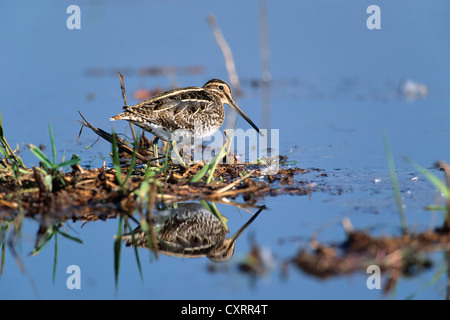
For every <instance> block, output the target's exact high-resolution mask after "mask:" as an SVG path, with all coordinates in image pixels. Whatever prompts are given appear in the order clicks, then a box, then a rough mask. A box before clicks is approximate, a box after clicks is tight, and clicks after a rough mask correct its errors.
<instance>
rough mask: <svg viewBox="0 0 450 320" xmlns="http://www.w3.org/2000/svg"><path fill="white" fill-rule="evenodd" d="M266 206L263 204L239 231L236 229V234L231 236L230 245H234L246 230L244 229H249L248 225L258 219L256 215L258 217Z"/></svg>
mask: <svg viewBox="0 0 450 320" xmlns="http://www.w3.org/2000/svg"><path fill="white" fill-rule="evenodd" d="M265 208H266V206H262V207H261V208H259V210H258V211H257V212H256V213H255V214H254V215H253V216H252V217H251V218H250V219H249V220H248V221H247V222H246V223H245V224H244V225H243V226H242V227H241V228H240V229H239V230H238V231H236V233H235V234H233V236H232V237H231V242H230V247H231V246H232V245H234V243H235V242H236V240H237V238H239V236H240V235H241V234H242V232H244V230H245V229H247V227H248V226H249V225H250V224H251V223H252V222H253V221H254V220H255V219H256V217H258V215H259V214H260V213H261V211H263V210H264V209H265Z"/></svg>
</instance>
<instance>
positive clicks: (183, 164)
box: [171, 140, 187, 168]
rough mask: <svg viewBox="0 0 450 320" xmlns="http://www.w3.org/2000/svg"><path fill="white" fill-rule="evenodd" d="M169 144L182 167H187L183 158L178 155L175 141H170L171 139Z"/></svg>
mask: <svg viewBox="0 0 450 320" xmlns="http://www.w3.org/2000/svg"><path fill="white" fill-rule="evenodd" d="M171 144H172V150H173V151H174V152H175V155H176V156H177V158H178V161H180V164H181V165H182V166H183V167H185V168H187V166H186V164H185V163H184V161H183V159H182V158H181V156H180V153H179V152H178V148H177V143H176V141H173V140H172V141H171Z"/></svg>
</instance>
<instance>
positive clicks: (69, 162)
mask: <svg viewBox="0 0 450 320" xmlns="http://www.w3.org/2000/svg"><path fill="white" fill-rule="evenodd" d="M80 161H81V159H80V158H79V157H76V158H73V159H70V160H66V161H63V162H61V163H58V164H56V165H55V169H59V168H63V167H67V166H73V165H75V164H78V163H79V162H80Z"/></svg>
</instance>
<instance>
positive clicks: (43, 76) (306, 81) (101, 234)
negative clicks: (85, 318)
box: [0, 0, 450, 299]
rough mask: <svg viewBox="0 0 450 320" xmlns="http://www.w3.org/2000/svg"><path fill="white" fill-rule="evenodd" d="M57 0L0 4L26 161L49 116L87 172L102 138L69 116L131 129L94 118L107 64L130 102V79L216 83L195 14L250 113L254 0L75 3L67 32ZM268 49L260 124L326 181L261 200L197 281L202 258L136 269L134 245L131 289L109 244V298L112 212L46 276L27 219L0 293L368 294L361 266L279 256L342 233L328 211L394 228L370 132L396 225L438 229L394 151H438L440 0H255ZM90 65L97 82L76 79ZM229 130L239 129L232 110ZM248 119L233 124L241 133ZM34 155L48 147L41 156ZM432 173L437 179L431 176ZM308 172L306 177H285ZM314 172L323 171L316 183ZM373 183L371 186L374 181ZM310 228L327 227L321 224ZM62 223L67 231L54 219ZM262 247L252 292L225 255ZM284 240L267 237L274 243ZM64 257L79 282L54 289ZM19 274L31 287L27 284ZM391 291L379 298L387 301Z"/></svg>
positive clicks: (437, 293) (0, 64) (221, 72)
mask: <svg viewBox="0 0 450 320" xmlns="http://www.w3.org/2000/svg"><path fill="white" fill-rule="evenodd" d="M71 4H74V3H73V1H59V2H58V3H57V4H56V3H50V2H31V1H14V2H11V1H10V2H2V3H0V30H2V31H1V32H0V43H1V44H2V49H1V50H0V70H1V71H2V72H1V74H2V76H1V80H0V99H1V100H0V111H1V113H2V119H3V124H4V128H5V132H6V135H7V136H6V137H7V139H8V141H9V142H10V144H11V145H12V146H13V148H14V147H15V146H16V145H18V146H19V148H20V154H21V156H22V157H23V159H24V160H25V162H26V163H27V164H30V165H31V164H35V165H36V164H37V160H36V159H35V158H34V156H33V155H32V154H31V153H30V152H29V151H28V150H27V147H26V145H27V144H29V143H33V144H36V145H39V144H41V143H42V144H44V145H46V146H47V147H48V146H49V136H48V125H49V124H51V125H52V127H53V130H54V132H55V136H56V145H57V147H58V150H57V151H58V156H59V157H62V156H63V155H65V156H66V157H70V156H71V154H72V153H77V154H79V155H80V156H81V158H82V159H83V164H85V165H87V164H89V163H91V162H92V165H93V166H99V165H101V164H102V163H103V160H106V161H108V158H104V156H105V155H106V154H107V153H108V152H109V151H110V146H109V144H108V143H106V142H103V141H99V142H98V143H97V144H95V145H94V146H93V147H92V148H90V149H87V150H85V146H88V145H91V144H92V143H93V142H94V141H95V140H96V136H95V134H93V133H92V132H90V131H89V130H88V129H84V131H83V134H82V136H81V139H80V142H78V143H77V142H76V138H77V135H78V132H79V130H80V124H79V123H78V122H77V120H79V119H80V118H79V115H78V113H77V111H78V110H81V111H82V112H83V114H84V115H85V116H86V117H87V119H88V120H89V121H91V122H92V124H93V125H94V126H97V127H101V128H103V129H105V130H108V129H109V128H112V127H114V128H115V130H116V131H118V132H125V133H127V134H130V132H129V127H128V124H127V123H120V122H117V123H114V124H113V125H112V124H111V123H110V122H109V117H110V116H112V115H114V114H116V113H117V112H118V111H120V110H121V106H122V105H123V100H122V97H121V92H120V86H119V80H118V77H117V72H118V71H121V72H123V73H124V76H125V85H126V89H127V98H128V103H129V104H133V103H136V102H138V100H137V99H135V98H133V95H132V94H133V92H134V91H136V90H138V89H142V88H155V87H163V88H169V87H170V85H171V83H172V82H173V81H174V80H175V82H176V83H177V84H178V85H179V86H192V85H197V86H201V85H203V84H204V83H205V82H206V81H207V80H209V79H211V78H220V79H223V80H228V75H227V70H226V68H225V64H224V62H223V57H222V53H221V51H220V49H219V47H218V45H217V43H216V41H215V39H214V37H213V35H212V32H211V30H210V27H209V25H208V23H207V21H206V16H207V15H208V14H214V15H215V17H216V19H217V22H218V24H219V27H220V28H221V30H222V32H223V33H224V36H225V38H226V39H227V41H228V43H229V45H230V47H231V49H232V51H233V56H234V59H235V63H236V68H237V72H238V75H239V76H240V78H241V80H242V84H243V90H244V95H243V96H241V97H240V98H239V100H238V103H239V105H240V106H241V108H242V109H243V110H244V111H245V112H246V113H247V114H248V115H249V116H250V117H251V119H252V120H253V121H254V122H255V123H257V124H260V123H262V122H263V118H262V112H261V105H262V103H263V101H262V92H261V89H259V88H253V87H251V86H250V85H249V83H250V81H251V80H252V79H260V78H261V61H260V47H259V46H260V41H259V20H258V18H259V16H258V10H259V1H245V2H239V1H234V2H232V3H231V4H230V2H215V3H211V2H209V1H196V2H195V3H187V2H184V1H133V2H126V3H125V2H120V1H97V2H95V3H94V2H91V1H77V2H76V4H77V5H78V6H79V7H80V9H81V29H80V30H69V29H67V27H66V20H67V18H68V17H69V14H67V13H66V9H67V7H68V6H69V5H71ZM371 4H377V5H379V7H380V9H381V29H380V30H368V29H367V27H366V20H367V18H368V17H369V15H368V14H367V13H366V9H367V7H368V6H369V5H371ZM267 8H268V27H269V35H268V36H269V43H270V71H271V75H272V80H273V85H272V87H271V89H270V106H271V112H270V116H271V117H270V124H271V127H272V128H275V129H280V152H281V154H289V159H290V160H295V161H296V162H297V164H296V166H298V167H301V168H311V167H315V168H321V169H324V170H325V172H326V173H327V174H328V178H327V179H325V181H326V183H328V186H329V187H330V189H331V190H334V191H335V190H336V189H337V188H339V189H341V190H342V191H343V192H342V194H341V195H338V194H337V192H326V191H325V192H316V193H313V194H312V196H311V198H308V197H299V196H280V197H275V198H266V199H264V200H263V201H262V203H264V204H266V205H267V206H268V208H269V210H267V211H265V212H263V213H262V214H261V215H260V216H259V217H258V219H257V220H255V222H254V223H253V224H252V225H251V226H250V228H249V229H248V230H246V233H245V234H244V235H243V236H242V237H241V238H240V239H239V242H238V244H237V246H236V252H235V255H234V257H233V259H232V260H231V261H230V264H229V265H230V269H229V270H228V271H226V272H225V271H223V272H222V271H220V272H217V273H210V272H208V271H207V267H208V265H209V264H210V263H211V262H209V261H208V260H207V259H204V258H203V259H189V260H186V259H184V260H183V259H176V258H170V257H163V256H162V257H160V259H159V260H153V261H151V262H150V261H149V260H150V259H149V254H148V252H146V251H144V250H142V252H141V260H142V264H143V271H144V272H143V273H144V281H143V282H141V280H140V277H139V274H138V269H137V266H136V262H135V258H134V251H133V250H131V249H129V248H124V249H123V256H122V264H121V270H120V279H119V290H118V292H117V293H116V292H115V289H114V271H113V235H114V234H116V232H117V221H116V220H110V221H107V222H95V223H89V224H87V225H85V226H84V227H83V228H80V226H81V223H79V222H77V223H75V224H73V228H74V229H75V230H76V231H77V232H78V234H76V236H78V237H80V238H81V239H83V244H78V243H73V242H72V241H70V240H67V239H63V238H61V237H60V238H59V239H60V243H59V256H58V269H57V275H56V280H55V284H52V267H53V243H50V245H49V246H48V247H46V248H45V249H44V250H43V251H42V252H41V253H40V254H39V255H37V256H35V257H31V256H28V255H27V254H28V253H29V252H30V251H31V250H32V247H33V244H34V235H35V232H36V229H37V224H36V222H33V221H28V220H27V221H25V223H24V230H23V240H22V242H21V250H19V252H20V256H21V258H22V260H23V261H24V263H25V265H26V268H27V272H28V275H24V274H22V273H21V272H20V270H19V269H18V268H17V265H16V263H15V261H14V259H13V257H12V256H11V254H10V252H9V251H8V250H7V252H6V265H5V269H4V273H3V276H2V278H1V279H0V298H2V299H11V298H19V299H20V298H36V296H38V297H40V298H44V299H47V298H57V299H77V298H83V299H104V298H124V299H127V298H132V299H156V298H160V299H173V298H212V299H215V298H217V299H227V298H233V299H241V298H242V299H272V298H273V299H278V298H283V299H305V298H312V299H320V298H326V299H334V298H339V299H347V298H356V299H382V298H384V297H383V296H382V294H381V292H380V291H379V290H372V291H371V290H368V289H367V287H366V286H365V281H366V279H367V276H366V275H365V274H363V273H361V274H354V275H351V276H349V277H338V278H333V279H328V280H326V281H321V280H317V279H315V278H313V277H310V276H307V275H305V274H303V273H302V272H300V271H299V270H297V269H296V268H295V267H293V266H291V267H290V268H289V274H288V276H287V278H286V279H284V278H283V277H281V275H280V273H281V269H280V267H279V263H281V262H282V261H284V260H286V259H290V258H292V257H293V256H295V254H296V253H297V252H298V250H299V249H300V248H302V247H305V246H307V242H308V239H309V238H310V236H311V234H313V233H314V232H316V231H317V230H318V229H320V230H323V231H322V232H320V233H319V240H322V241H327V242H332V241H342V240H343V239H344V238H345V231H344V229H343V228H342V226H341V224H340V221H341V220H342V218H343V217H349V219H350V220H351V221H352V223H353V225H354V227H355V228H370V227H373V226H376V228H375V230H374V232H376V233H379V234H383V233H385V234H392V233H394V234H395V233H396V232H397V233H398V232H399V228H400V222H399V218H398V215H397V211H396V208H395V204H394V201H393V199H392V190H391V187H390V180H389V174H388V169H387V162H386V156H385V152H384V147H383V140H382V137H383V132H386V134H387V135H388V137H389V140H390V142H391V146H392V150H393V153H394V160H395V163H396V168H397V170H398V174H399V181H400V188H401V191H402V197H403V200H404V204H405V210H406V213H407V218H408V222H409V223H410V225H411V227H412V228H413V229H415V230H424V229H426V228H427V227H429V226H430V225H432V226H433V225H437V224H439V222H440V219H441V216H439V215H438V214H433V213H430V212H427V211H425V210H423V207H424V206H426V205H430V204H433V203H434V202H435V201H441V198H440V195H439V194H438V193H437V192H436V190H435V188H434V187H433V186H432V185H431V184H430V183H429V182H428V181H427V180H426V179H425V178H424V177H423V176H421V175H420V174H418V173H417V172H415V170H414V169H413V168H412V167H411V166H410V165H409V164H408V163H406V162H404V161H403V160H402V156H408V157H409V158H411V159H413V160H414V161H416V162H417V163H419V164H421V165H422V166H424V167H427V168H430V167H431V166H432V164H433V163H434V162H435V161H436V160H447V161H449V159H450V151H449V150H450V148H448V143H447V142H446V141H447V138H446V137H448V136H449V134H450V127H449V126H448V119H450V109H449V108H448V106H449V102H450V101H449V94H448V92H449V90H448V89H449V86H450V81H449V80H450V79H449V78H450V76H449V75H450V60H449V59H448V52H449V51H450V38H449V37H448V30H449V27H450V21H449V20H448V16H449V14H450V4H449V3H448V1H444V0H442V1H433V2H432V3H427V2H424V1H408V2H404V1H396V2H392V1H376V3H375V2H374V1H363V2H362V1H321V2H320V4H316V3H315V2H301V1H268V2H267ZM154 66H168V67H170V66H175V67H189V66H201V67H202V68H203V73H201V74H196V75H191V74H176V75H175V78H174V79H171V78H170V77H168V76H167V75H160V76H153V77H144V76H140V75H139V74H138V71H139V69H140V68H145V67H154ZM92 70H101V71H102V73H101V74H100V75H97V76H92V75H89V71H92ZM406 80H411V81H414V82H417V83H421V84H424V85H426V86H427V88H428V94H427V95H426V96H425V97H419V98H417V99H408V98H407V97H405V96H404V95H401V94H400V93H399V90H398V88H399V86H400V84H401V83H402V81H406ZM239 123H240V125H243V126H247V124H244V121H242V120H240V122H239ZM244 128H245V129H247V127H244ZM47 150H48V149H47ZM431 170H432V172H433V173H435V174H436V175H438V176H442V174H441V173H439V172H438V171H437V170H435V169H431ZM303 178H305V179H307V180H309V181H312V182H314V181H315V179H316V178H315V176H314V174H311V175H308V176H306V177H302V176H298V179H303ZM321 181H322V180H321ZM376 181H379V182H376ZM222 213H223V214H225V215H226V216H228V217H229V219H230V222H229V224H230V229H231V230H236V229H237V228H239V226H241V225H242V223H244V222H245V221H246V220H247V219H248V214H247V213H246V212H239V211H238V210H237V209H236V208H234V207H227V206H224V207H223V208H222ZM324 226H325V227H324ZM68 232H69V233H71V234H72V233H74V232H73V231H71V229H68ZM251 235H252V236H253V237H254V238H255V239H256V242H257V243H258V244H259V245H261V246H262V247H264V248H266V249H267V250H268V251H270V252H271V253H272V254H273V255H274V258H273V259H274V265H273V268H272V269H271V271H270V272H269V273H268V275H267V276H264V277H261V278H258V279H257V281H256V283H255V284H254V285H251V280H250V279H249V276H248V275H246V274H242V273H240V272H238V271H237V270H236V263H237V262H238V261H240V259H242V258H243V256H244V255H245V254H246V253H247V252H248V251H249V250H250V240H249V237H250V236H251ZM280 239H281V240H284V241H281V240H280ZM433 257H434V258H435V259H436V263H435V264H434V266H433V268H432V269H431V270H429V271H426V272H424V273H422V274H421V275H419V276H418V277H415V278H413V279H402V280H401V281H400V283H399V286H398V288H397V293H396V295H395V296H394V298H399V299H403V298H405V297H407V296H409V295H410V294H412V293H416V292H417V296H416V298H423V299H442V298H443V297H444V296H445V295H444V289H443V287H444V284H445V279H444V278H440V280H438V282H437V283H436V284H434V285H433V286H430V287H428V288H427V289H423V290H421V289H420V288H422V287H423V286H424V285H425V284H427V283H428V281H430V280H431V279H432V277H433V275H434V274H436V272H437V271H438V270H439V268H440V266H441V265H442V264H443V260H442V255H440V254H436V255H434V256H433ZM71 264H76V265H79V266H80V268H81V272H82V288H81V290H68V289H67V287H66V279H67V277H68V274H66V268H67V266H68V265H71ZM30 277H31V278H32V279H33V280H31V281H32V282H33V281H34V282H35V284H36V287H37V291H38V292H39V293H38V294H37V293H36V292H35V291H36V290H34V289H33V288H32V285H31V284H30V280H29V278H30ZM390 297H391V296H388V298H390Z"/></svg>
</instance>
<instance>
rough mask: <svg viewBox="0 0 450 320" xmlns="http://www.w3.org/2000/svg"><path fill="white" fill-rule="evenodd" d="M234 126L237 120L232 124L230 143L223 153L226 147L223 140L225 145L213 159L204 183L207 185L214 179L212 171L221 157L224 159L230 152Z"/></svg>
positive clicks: (225, 144)
mask: <svg viewBox="0 0 450 320" xmlns="http://www.w3.org/2000/svg"><path fill="white" fill-rule="evenodd" d="M236 126H237V120H236V123H235V124H234V129H233V134H232V135H231V138H230V142H229V143H228V149H227V151H225V149H226V147H227V141H226V140H225V143H224V144H223V147H222V149H220V152H219V154H217V155H216V156H215V157H214V162H213V164H212V167H211V172H210V173H209V176H208V179H206V183H207V184H208V183H210V182H211V180H212V178H213V177H214V171H215V170H216V167H217V164H218V163H219V161H220V160H221V159H223V157H225V156H226V155H227V153H228V152H229V151H230V148H231V142H232V141H233V137H234V132H235V131H236Z"/></svg>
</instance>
